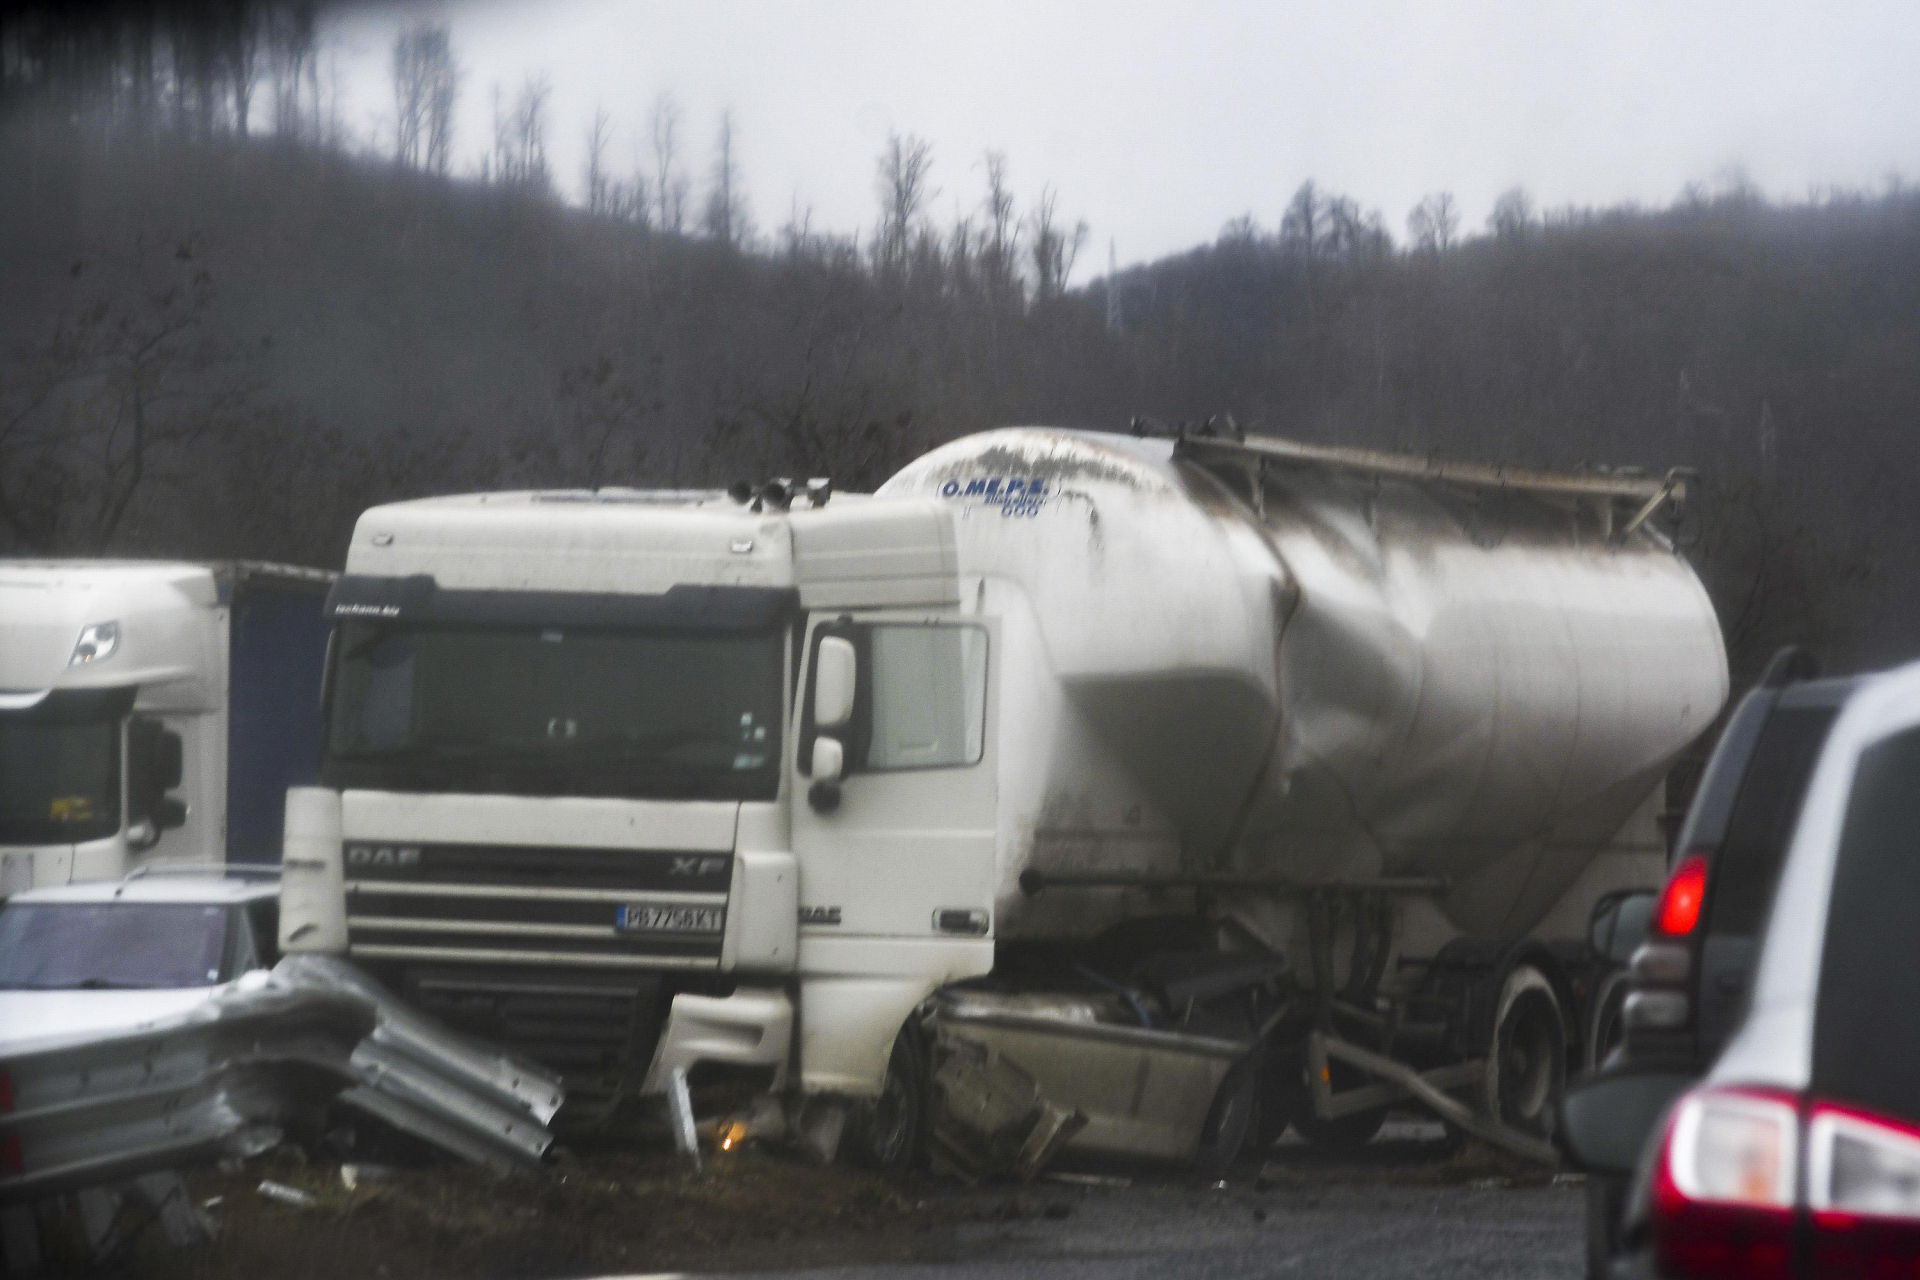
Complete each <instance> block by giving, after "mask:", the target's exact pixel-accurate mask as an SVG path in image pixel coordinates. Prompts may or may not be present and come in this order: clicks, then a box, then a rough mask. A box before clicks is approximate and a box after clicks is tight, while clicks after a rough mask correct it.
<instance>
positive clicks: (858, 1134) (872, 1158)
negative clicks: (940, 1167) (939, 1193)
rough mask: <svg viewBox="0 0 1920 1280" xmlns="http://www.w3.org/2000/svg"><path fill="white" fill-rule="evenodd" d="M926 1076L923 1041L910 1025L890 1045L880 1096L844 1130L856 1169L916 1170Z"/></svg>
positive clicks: (923, 1138)
mask: <svg viewBox="0 0 1920 1280" xmlns="http://www.w3.org/2000/svg"><path fill="white" fill-rule="evenodd" d="M928 1076H929V1064H928V1062H927V1047H926V1038H925V1037H924V1036H923V1035H922V1034H921V1033H920V1029H919V1027H918V1026H916V1025H915V1024H913V1023H911V1022H909V1023H908V1024H907V1025H906V1026H904V1027H902V1028H901V1029H900V1034H899V1035H898V1036H897V1037H895V1039H894V1042H893V1053H892V1054H891V1055H890V1056H889V1057H888V1059H887V1076H886V1079H885V1080H884V1081H882V1082H881V1085H880V1096H879V1097H877V1098H875V1099H873V1100H872V1101H871V1102H867V1103H864V1104H862V1105H861V1106H860V1107H859V1108H857V1109H856V1110H855V1112H854V1114H853V1117H852V1120H853V1123H852V1124H851V1125H850V1126H848V1127H849V1130H850V1132H849V1133H848V1135H847V1137H848V1139H849V1140H850V1144H849V1145H850V1154H851V1155H852V1157H853V1159H854V1161H855V1162H856V1163H858V1164H860V1165H862V1166H864V1167H865V1168H868V1169H872V1170H873V1171H874V1172H876V1173H884V1174H887V1175H889V1176H898V1175H900V1174H903V1173H908V1172H910V1171H912V1170H914V1169H917V1168H919V1167H920V1163H921V1158H922V1156H923V1155H924V1154H925V1152H926V1146H927V1100H928Z"/></svg>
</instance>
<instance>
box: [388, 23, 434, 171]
mask: <svg viewBox="0 0 1920 1280" xmlns="http://www.w3.org/2000/svg"><path fill="white" fill-rule="evenodd" d="M431 30H432V28H430V27H427V26H425V25H424V24H421V25H415V26H410V27H402V28H401V29H400V34H398V35H396V36H395V37H394V38H393V59H392V62H393V67H392V71H393V158H394V159H395V160H397V161H398V162H399V163H400V164H401V166H402V167H404V168H408V169H418V168H419V167H420V162H421V160H422V158H423V156H424V149H423V135H424V134H425V132H426V123H427V97H428V92H429V90H428V87H427V62H426V57H425V49H424V48H423V45H424V44H425V41H426V37H427V35H428V33H429V32H430V31H431Z"/></svg>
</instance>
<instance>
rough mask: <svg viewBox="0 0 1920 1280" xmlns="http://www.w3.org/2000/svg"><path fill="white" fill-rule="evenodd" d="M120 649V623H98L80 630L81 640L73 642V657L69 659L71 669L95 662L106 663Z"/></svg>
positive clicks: (68, 663)
mask: <svg viewBox="0 0 1920 1280" xmlns="http://www.w3.org/2000/svg"><path fill="white" fill-rule="evenodd" d="M119 647H120V624H119V623H118V622H96V623H94V624H92V625H91V626H86V627H82V628H80V638H79V639H78V640H75V641H74V642H73V656H72V657H70V658H68V659H67V665H68V666H69V667H84V666H88V665H89V664H91V663H95V662H105V661H106V660H107V659H108V658H111V657H112V656H113V651H114V650H115V649H118V648H119Z"/></svg>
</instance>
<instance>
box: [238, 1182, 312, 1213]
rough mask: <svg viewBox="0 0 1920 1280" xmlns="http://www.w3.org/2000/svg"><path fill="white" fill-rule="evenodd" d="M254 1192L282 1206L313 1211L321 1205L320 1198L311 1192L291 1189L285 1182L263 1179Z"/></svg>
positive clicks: (295, 1188) (296, 1188)
mask: <svg viewBox="0 0 1920 1280" xmlns="http://www.w3.org/2000/svg"><path fill="white" fill-rule="evenodd" d="M254 1190H256V1191H258V1192H259V1193H260V1194H261V1195H263V1196H265V1197H266V1198H267V1199H269V1200H277V1201H279V1202H280V1203H281V1204H289V1205H292V1206H293V1207H294V1208H296V1209H311V1208H313V1207H314V1206H315V1205H317V1204H319V1203H320V1201H319V1198H318V1197H316V1196H315V1195H313V1194H312V1193H311V1192H308V1191H302V1190H300V1188H298V1187H290V1186H288V1185H287V1184H286V1183H284V1182H275V1181H273V1180H272V1179H271V1178H262V1179H261V1180H260V1185H259V1186H257V1187H255V1188H254Z"/></svg>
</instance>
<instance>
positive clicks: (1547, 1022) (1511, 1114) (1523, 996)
mask: <svg viewBox="0 0 1920 1280" xmlns="http://www.w3.org/2000/svg"><path fill="white" fill-rule="evenodd" d="M1494 1010H1495V1012H1494V1019H1493V1038H1492V1042H1491V1043H1490V1044H1489V1045H1488V1046H1487V1070H1486V1077H1485V1079H1486V1092H1485V1098H1484V1101H1485V1103H1486V1108H1487V1114H1489V1115H1491V1116H1493V1117H1494V1118H1495V1119H1497V1120H1499V1121H1500V1122H1501V1123H1502V1124H1504V1125H1507V1126H1508V1127H1509V1128H1513V1129H1518V1130H1519V1131H1520V1132H1522V1133H1526V1134H1531V1135H1532V1136H1534V1137H1536V1138H1548V1137H1551V1136H1553V1124H1554V1108H1555V1107H1556V1106H1557V1105H1558V1104H1559V1102H1560V1094H1561V1091H1562V1090H1563V1089H1565V1088H1566V1083H1567V1022H1566V1018H1565V1017H1564V1016H1563V1015H1562V1014H1561V1012H1560V998H1559V996H1557V995H1555V994H1554V990H1553V984H1552V983H1551V982H1549V981H1547V978H1546V975H1545V974H1543V973H1541V972H1540V970H1538V969H1536V968H1534V967H1533V966H1532V965H1528V964H1523V965H1516V966H1515V967H1514V968H1513V970H1512V971H1511V972H1509V973H1508V974H1507V980H1506V981H1505V982H1504V983H1502V984H1501V987H1500V1000H1499V1002H1498V1003H1497V1004H1496V1005H1495V1006H1494Z"/></svg>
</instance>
